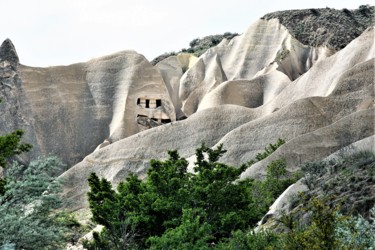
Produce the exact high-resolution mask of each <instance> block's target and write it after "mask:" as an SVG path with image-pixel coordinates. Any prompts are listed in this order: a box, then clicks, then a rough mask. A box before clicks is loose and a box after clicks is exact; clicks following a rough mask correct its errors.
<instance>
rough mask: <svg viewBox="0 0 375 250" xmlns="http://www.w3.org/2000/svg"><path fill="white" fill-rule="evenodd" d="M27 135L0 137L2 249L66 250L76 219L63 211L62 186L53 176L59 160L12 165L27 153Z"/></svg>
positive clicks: (76, 225) (59, 166)
mask: <svg viewBox="0 0 375 250" xmlns="http://www.w3.org/2000/svg"><path fill="white" fill-rule="evenodd" d="M22 135H23V132H22V131H21V130H17V131H15V132H13V133H10V134H7V135H4V136H0V166H1V167H3V169H4V175H5V177H3V178H0V248H1V249H62V248H63V247H64V245H66V243H67V241H68V240H73V238H72V237H73V235H72V233H70V232H74V228H76V227H79V224H78V223H77V222H76V221H75V219H74V218H73V217H72V216H71V215H69V214H67V213H65V212H62V211H58V210H57V209H60V208H61V205H62V199H61V197H60V192H61V184H60V182H59V181H57V180H56V178H55V177H53V173H54V172H55V171H56V170H57V169H59V168H61V167H62V163H61V162H60V160H58V159H57V158H56V157H48V158H45V159H38V160H36V161H32V162H31V163H30V164H28V165H22V164H19V163H18V162H15V161H14V162H13V164H9V163H8V161H9V160H10V159H11V158H12V157H13V156H15V155H18V154H21V153H23V152H27V151H29V150H30V149H31V145H30V144H26V143H21V139H22Z"/></svg>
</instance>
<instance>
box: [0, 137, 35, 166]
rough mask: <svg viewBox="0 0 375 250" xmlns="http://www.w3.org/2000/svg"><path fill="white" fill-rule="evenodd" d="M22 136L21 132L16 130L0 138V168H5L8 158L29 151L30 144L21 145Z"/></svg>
mask: <svg viewBox="0 0 375 250" xmlns="http://www.w3.org/2000/svg"><path fill="white" fill-rule="evenodd" d="M22 135H23V131H22V130H16V131H14V132H12V133H10V134H6V135H3V136H0V167H3V168H5V167H6V163H7V159H8V158H9V157H12V156H15V155H19V154H21V153H23V152H27V151H29V150H30V149H31V145H30V144H27V143H21V139H22Z"/></svg>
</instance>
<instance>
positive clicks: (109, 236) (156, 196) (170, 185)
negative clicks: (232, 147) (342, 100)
mask: <svg viewBox="0 0 375 250" xmlns="http://www.w3.org/2000/svg"><path fill="white" fill-rule="evenodd" d="M279 142H280V141H279ZM274 150H275V148H274ZM224 153H225V150H223V148H222V145H220V146H218V148H216V149H211V148H208V147H206V146H205V145H202V146H201V147H200V148H198V149H197V150H196V158H197V161H196V163H195V167H194V171H195V172H196V173H195V174H192V173H189V172H188V171H187V166H188V162H187V160H186V159H184V158H181V157H180V156H179V155H178V153H177V151H170V152H169V159H168V160H166V161H158V160H152V161H151V162H150V165H151V167H150V169H149V170H148V175H147V179H146V181H144V182H142V181H140V180H139V179H138V178H137V177H136V176H134V175H130V176H129V177H128V178H127V179H126V182H123V183H120V184H119V185H118V187H117V191H115V190H113V189H112V186H111V184H110V182H108V181H107V180H105V179H99V178H98V177H97V175H96V174H95V173H92V174H91V175H90V178H89V185H90V192H89V193H88V197H89V203H90V209H91V212H92V215H93V218H92V220H93V222H95V223H98V224H101V225H103V226H104V227H105V229H104V230H103V231H102V232H100V233H96V234H94V240H93V241H92V242H86V243H85V246H86V247H87V248H88V249H103V248H105V249H124V248H126V249H132V248H138V247H139V248H146V247H147V248H150V249H205V248H208V247H210V246H212V245H215V244H218V243H219V242H220V241H223V240H225V239H228V238H229V237H231V235H232V232H234V231H237V230H247V228H249V227H253V226H255V224H256V223H257V222H258V221H259V220H260V219H261V217H262V216H263V215H264V213H265V212H266V211H267V210H268V207H269V206H270V205H271V204H272V202H273V201H274V200H275V199H276V197H277V196H278V195H280V194H281V193H282V192H283V191H284V190H285V188H286V187H288V186H289V185H290V184H291V183H293V182H294V181H295V179H292V178H288V177H287V172H286V169H285V167H286V165H285V161H283V160H278V161H274V162H272V163H271V164H270V165H269V166H268V168H267V169H268V171H267V176H266V179H265V180H264V181H260V180H257V181H256V180H251V179H246V180H243V181H238V177H239V175H240V174H241V173H242V172H243V171H244V170H245V169H246V168H247V167H248V165H242V166H241V167H239V168H235V167H230V166H227V165H225V164H222V163H220V162H218V160H219V159H220V157H221V156H222V155H223V154H224Z"/></svg>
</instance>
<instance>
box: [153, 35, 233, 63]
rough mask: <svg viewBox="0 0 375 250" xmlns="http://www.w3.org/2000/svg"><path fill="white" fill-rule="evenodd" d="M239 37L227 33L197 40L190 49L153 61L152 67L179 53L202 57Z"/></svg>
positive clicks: (162, 56) (159, 57)
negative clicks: (222, 43)
mask: <svg viewBox="0 0 375 250" xmlns="http://www.w3.org/2000/svg"><path fill="white" fill-rule="evenodd" d="M236 36H238V34H237V33H230V32H225V33H224V34H223V35H211V36H205V37H203V38H195V39H194V40H192V41H191V42H190V43H189V46H190V47H189V48H187V49H186V48H185V49H181V50H180V51H178V52H169V53H164V54H162V55H160V56H158V57H156V58H155V59H153V60H152V61H151V64H152V65H156V64H157V63H158V62H160V61H162V60H164V59H166V58H168V57H170V56H175V55H177V54H179V53H190V54H194V55H195V56H197V57H200V56H201V55H202V54H203V53H204V52H206V51H207V50H208V49H209V48H211V47H214V46H216V45H218V44H219V43H220V42H221V41H222V40H223V39H224V38H225V39H227V40H231V39H232V38H233V37H236Z"/></svg>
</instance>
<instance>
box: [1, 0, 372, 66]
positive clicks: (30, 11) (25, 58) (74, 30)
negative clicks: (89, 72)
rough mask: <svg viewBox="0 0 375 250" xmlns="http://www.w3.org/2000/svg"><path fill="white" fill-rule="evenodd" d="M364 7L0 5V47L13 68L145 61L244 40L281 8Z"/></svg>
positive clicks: (77, 1)
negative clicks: (197, 45)
mask: <svg viewBox="0 0 375 250" xmlns="http://www.w3.org/2000/svg"><path fill="white" fill-rule="evenodd" d="M369 2H370V1H369V0H367V1H362V0H332V1H327V0H326V1H322V0H283V1H280V0H270V1H267V0H258V1H253V0H226V1H222V0H185V1H177V0H157V1H156V0H132V1H131V0H0V6H1V9H2V11H1V22H0V43H1V42H2V41H4V40H5V39H6V38H9V39H11V40H12V42H13V44H14V46H15V47H16V50H17V53H18V56H19V58H20V62H21V63H22V64H24V65H28V66H38V67H46V66H53V65H68V64H72V63H77V62H85V61H88V60H90V59H92V58H95V57H100V56H104V55H108V54H112V53H115V52H118V51H122V50H135V51H137V52H138V53H140V54H143V55H144V56H145V57H146V58H147V59H149V60H152V59H153V58H155V57H156V56H158V55H160V54H163V53H164V52H171V51H178V50H180V49H182V48H187V47H189V42H190V41H191V40H193V39H194V38H199V37H203V36H206V35H214V34H222V33H224V32H237V33H243V32H244V31H245V30H246V28H247V27H249V26H250V25H251V24H252V23H253V22H254V21H256V20H257V19H258V18H260V17H262V16H263V15H264V14H266V13H269V12H273V11H278V10H287V9H306V8H325V7H330V8H336V9H343V8H347V9H356V8H358V6H359V5H362V4H364V5H365V4H369Z"/></svg>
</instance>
